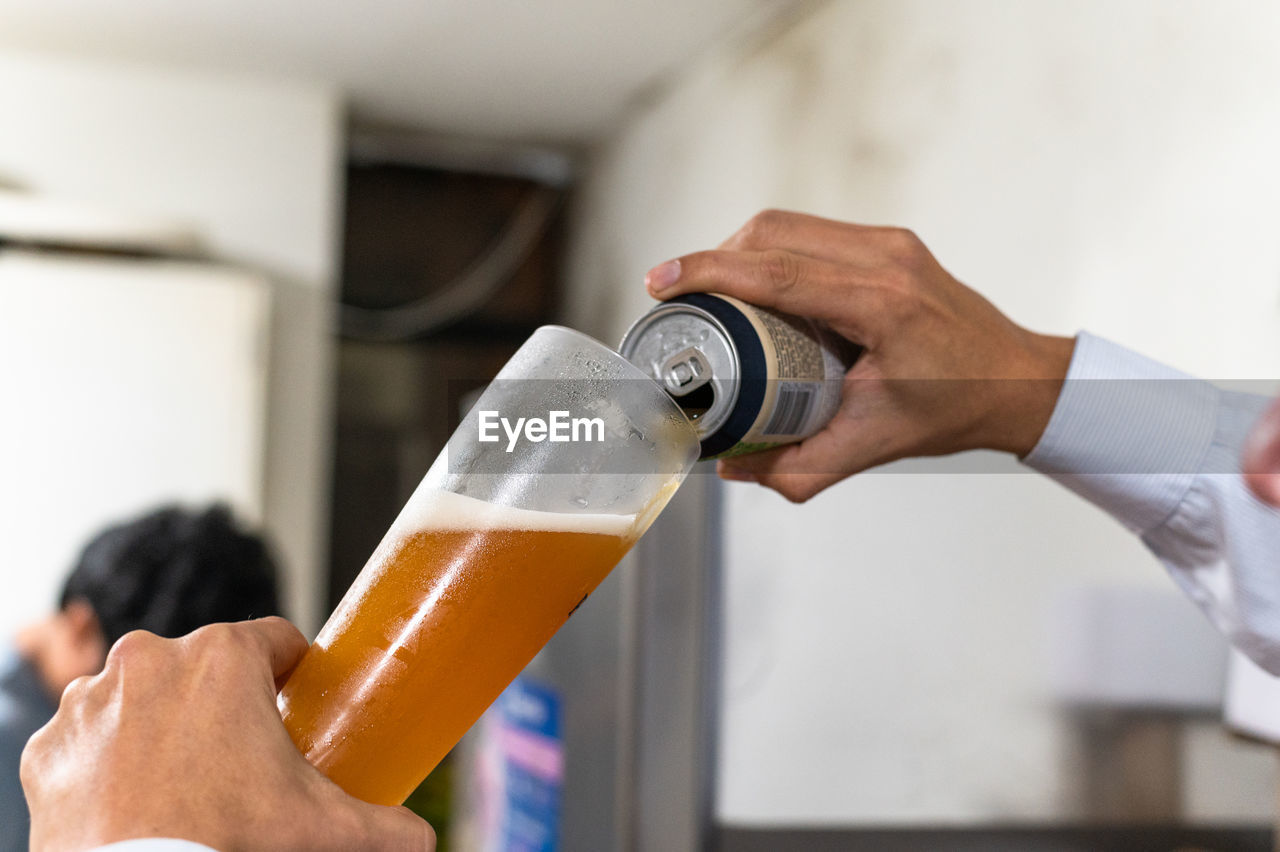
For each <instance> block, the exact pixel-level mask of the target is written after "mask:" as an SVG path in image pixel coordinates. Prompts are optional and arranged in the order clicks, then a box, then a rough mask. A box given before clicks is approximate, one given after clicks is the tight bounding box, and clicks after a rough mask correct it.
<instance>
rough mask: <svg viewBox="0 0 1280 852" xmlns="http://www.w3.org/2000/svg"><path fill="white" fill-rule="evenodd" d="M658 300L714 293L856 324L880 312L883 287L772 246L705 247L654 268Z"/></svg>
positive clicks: (652, 283) (652, 285) (652, 288)
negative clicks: (757, 248)
mask: <svg viewBox="0 0 1280 852" xmlns="http://www.w3.org/2000/svg"><path fill="white" fill-rule="evenodd" d="M645 283H646V285H647V286H648V287H649V292H650V293H651V294H652V295H653V296H654V297H655V298H659V299H670V298H671V297H673V296H679V295H683V294H685V293H705V292H715V293H724V294H726V295H729V296H735V297H737V298H739V299H742V300H743V301H744V302H749V303H751V304H753V305H760V306H762V307H766V308H775V309H777V310H779V311H783V312H784V313H790V314H797V315H799V316H805V317H811V318H813V319H820V320H825V321H827V322H829V323H832V324H839V325H841V326H844V327H850V328H854V329H857V328H859V327H864V326H863V322H862V321H863V320H864V319H866V318H871V317H874V316H876V310H875V308H876V302H877V301H878V299H879V295H878V291H877V289H876V288H875V287H873V286H871V285H870V283H869V281H868V280H867V279H864V278H862V277H861V275H860V274H859V272H858V270H856V269H853V268H851V267H848V266H837V265H836V264H832V263H828V262H826V261H821V260H814V259H813V258H809V257H805V256H803V255H799V254H795V253H793V252H788V251H781V250H776V249H775V250H770V251H763V252H736V251H703V252H696V253H694V254H687V255H685V256H683V257H681V258H678V259H677V260H673V261H668V262H667V263H665V264H662V265H661V266H658V267H655V268H654V269H653V270H651V271H650V273H649V275H648V276H647V277H646V278H645Z"/></svg>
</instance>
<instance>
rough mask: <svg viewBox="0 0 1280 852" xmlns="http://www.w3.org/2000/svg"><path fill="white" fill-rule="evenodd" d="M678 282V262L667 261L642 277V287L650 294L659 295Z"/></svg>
mask: <svg viewBox="0 0 1280 852" xmlns="http://www.w3.org/2000/svg"><path fill="white" fill-rule="evenodd" d="M679 280H680V261H678V260H668V261H667V262H666V263H663V264H660V265H658V266H655V267H654V268H653V269H650V270H649V274H648V275H646V276H645V277H644V285H645V286H646V287H648V288H649V292H651V293H660V292H662V291H663V290H665V289H667V288H668V287H670V286H671V285H672V284H674V283H676V282H677V281H679Z"/></svg>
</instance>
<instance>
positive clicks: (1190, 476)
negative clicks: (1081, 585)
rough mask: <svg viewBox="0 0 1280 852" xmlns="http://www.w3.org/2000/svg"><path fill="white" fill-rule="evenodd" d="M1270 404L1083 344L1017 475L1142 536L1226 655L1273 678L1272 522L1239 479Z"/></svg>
mask: <svg viewBox="0 0 1280 852" xmlns="http://www.w3.org/2000/svg"><path fill="white" fill-rule="evenodd" d="M1269 402H1270V400H1269V399H1268V398H1267V397H1265V396H1262V395H1257V394H1249V393H1243V392H1239V391H1233V390H1226V389H1223V388H1219V387H1216V386H1215V385H1213V384H1210V383H1209V382H1206V381H1203V380H1200V379H1195V378H1192V377H1191V376H1188V375H1186V374H1184V373H1181V372H1179V371H1177V370H1174V369H1172V368H1170V367H1166V366H1164V365H1162V364H1159V363H1157V362H1155V361H1152V360H1150V359H1148V358H1146V357H1144V356H1142V355H1139V354H1137V353H1135V352H1131V351H1130V350H1128V349H1125V348H1124V347H1122V346H1118V345H1116V344H1114V343H1111V342H1109V341H1107V340H1103V339H1102V338H1099V337H1095V336H1093V335H1090V334H1086V333H1081V334H1080V335H1079V336H1078V337H1077V339H1076V347H1075V353H1074V355H1073V357H1072V361H1071V366H1070V369H1069V370H1068V373H1067V378H1066V381H1065V383H1064V384H1063V388H1062V393H1061V395H1060V396H1059V398H1058V403H1057V406H1056V407H1055V408H1054V411H1053V415H1052V417H1051V419H1050V421H1049V425H1048V426H1047V427H1046V429H1045V432H1044V434H1043V435H1042V436H1041V438H1040V442H1039V443H1038V444H1037V445H1036V447H1035V449H1033V450H1032V451H1031V453H1029V454H1028V455H1027V457H1026V458H1025V459H1023V463H1024V464H1026V465H1027V466H1029V467H1031V468H1033V469H1034V470H1037V471H1039V472H1041V473H1044V474H1046V475H1048V476H1049V477H1051V478H1052V479H1054V480H1056V481H1057V482H1059V483H1061V484H1062V485H1064V486H1066V487H1067V488H1069V489H1071V490H1072V491H1074V492H1075V493H1077V494H1079V495H1080V496H1081V497H1084V498H1085V499H1086V500H1089V501H1090V502H1092V503H1094V504H1095V505H1097V506H1099V507H1100V508H1102V509H1103V510H1105V511H1106V512H1108V513H1110V514H1111V515H1112V516H1114V517H1115V518H1116V519H1117V520H1119V521H1120V522H1121V523H1122V524H1124V525H1125V526H1126V527H1128V528H1129V529H1131V530H1133V531H1134V532H1135V533H1136V534H1138V535H1139V536H1141V537H1142V541H1143V542H1144V543H1145V544H1146V546H1147V547H1148V548H1149V549H1150V550H1151V551H1152V553H1154V554H1155V555H1156V556H1157V557H1158V558H1159V559H1160V560H1161V561H1162V562H1163V563H1164V565H1165V567H1166V568H1167V569H1168V570H1169V573H1170V575H1171V576H1172V577H1173V579H1174V581H1175V582H1176V583H1177V584H1178V586H1179V587H1181V589H1182V590H1183V591H1184V592H1186V594H1187V595H1188V596H1189V597H1190V598H1191V599H1192V600H1193V601H1195V602H1196V603H1197V604H1198V605H1199V606H1200V608H1201V609H1202V610H1204V612H1205V614H1206V615H1207V616H1208V617H1209V619H1210V621H1212V622H1213V624H1214V625H1215V626H1216V627H1217V628H1218V629H1219V630H1220V631H1221V632H1222V633H1223V634H1224V635H1225V636H1226V637H1227V638H1228V639H1229V640H1230V641H1231V643H1232V644H1233V645H1234V646H1235V647H1236V648H1238V649H1239V650H1240V651H1242V652H1243V653H1244V654H1245V655H1247V656H1248V657H1249V658H1250V659H1251V660H1253V661H1254V662H1255V663H1257V664H1258V665H1259V666H1261V667H1262V668H1263V669H1265V670H1267V671H1269V672H1271V673H1272V674H1280V510H1277V509H1276V508H1274V507H1272V506H1268V505H1266V504H1264V503H1263V502H1262V501H1260V500H1259V499H1257V497H1255V496H1254V495H1253V493H1252V492H1251V491H1249V489H1248V488H1247V487H1246V485H1245V483H1244V480H1243V479H1242V477H1241V476H1240V453H1241V447H1242V446H1243V444H1244V441H1245V437H1246V436H1247V435H1248V434H1249V431H1250V429H1251V428H1252V426H1253V425H1254V423H1256V422H1257V420H1258V418H1259V417H1261V415H1262V413H1263V411H1264V410H1265V409H1266V407H1267V405H1268V404H1269Z"/></svg>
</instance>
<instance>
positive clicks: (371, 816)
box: [351, 799, 436, 852]
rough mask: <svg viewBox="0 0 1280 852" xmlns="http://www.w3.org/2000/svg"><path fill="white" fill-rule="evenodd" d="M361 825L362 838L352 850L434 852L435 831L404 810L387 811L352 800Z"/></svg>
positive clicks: (391, 809)
mask: <svg viewBox="0 0 1280 852" xmlns="http://www.w3.org/2000/svg"><path fill="white" fill-rule="evenodd" d="M352 801H353V802H354V804H355V807H356V808H357V809H358V811H359V813H360V817H361V822H362V823H363V825H364V832H365V836H364V837H363V838H359V842H358V843H356V844H355V845H353V846H352V847H351V848H353V849H356V848H358V849H371V850H383V849H385V850H387V852H409V850H414V852H435V848H436V833H435V830H434V829H433V828H432V827H431V826H430V824H428V823H427V821H426V820H424V819H423V818H422V817H420V816H418V815H417V814H415V813H414V812H413V811H411V810H409V809H408V808H406V807H403V806H402V807H396V808H390V807H386V806H385V805H370V804H368V803H366V802H361V801H359V800H358V799H353V800H352Z"/></svg>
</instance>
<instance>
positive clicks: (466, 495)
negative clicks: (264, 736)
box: [279, 326, 698, 805]
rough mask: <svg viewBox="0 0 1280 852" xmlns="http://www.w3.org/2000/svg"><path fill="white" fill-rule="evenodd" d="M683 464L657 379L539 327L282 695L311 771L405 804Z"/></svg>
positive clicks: (682, 423) (580, 339)
mask: <svg viewBox="0 0 1280 852" xmlns="http://www.w3.org/2000/svg"><path fill="white" fill-rule="evenodd" d="M557 412H559V415H557V414H556V413H557ZM519 418H525V421H524V424H525V426H524V428H523V429H520V428H515V429H514V431H515V432H516V434H515V436H514V439H513V436H512V430H513V427H515V424H517V423H518V421H519ZM530 418H536V419H540V420H541V421H543V424H544V428H539V427H537V426H536V425H533V426H530V425H529V424H530V423H531V422H532V421H531V420H530ZM502 419H505V421H506V424H505V426H504V425H503V424H502ZM557 424H558V426H557ZM495 435H496V440H489V439H493V438H494V437H495ZM557 435H558V436H559V438H562V439H563V440H557V439H556V437H557ZM482 436H483V437H484V438H486V440H481V438H482ZM575 438H576V440H575ZM697 457H698V437H697V435H696V434H695V432H694V430H693V427H692V426H691V425H690V424H689V421H688V420H687V419H686V418H685V416H684V414H683V413H682V412H681V411H680V409H679V408H678V407H677V406H676V405H675V403H674V402H672V401H671V399H670V398H669V397H668V396H667V394H666V393H665V392H664V391H663V390H662V388H661V387H660V386H659V385H657V384H656V383H655V382H653V381H652V380H651V379H649V378H648V377H647V376H646V375H645V374H644V373H642V372H641V371H640V370H639V369H637V368H636V367H635V366H633V365H632V364H631V363H629V362H628V361H626V360H625V359H623V358H622V356H620V355H618V354H617V353H616V352H614V351H613V350H611V349H609V348H607V347H605V346H603V345H601V344H599V343H597V342H596V341H594V340H592V339H591V338H589V337H586V336H584V335H582V334H579V333H577V332H575V331H570V330H569V329H565V328H559V327H554V326H548V327H545V328H540V329H538V330H537V331H536V332H535V333H534V334H533V336H532V337H530V338H529V340H528V341H527V342H526V343H525V344H524V346H522V347H521V348H520V350H519V351H518V352H516V354H515V355H514V356H513V357H512V359H511V360H510V361H509V362H508V363H507V365H506V366H505V367H504V368H503V369H502V372H501V373H499V374H498V377H497V378H496V379H495V380H494V382H493V383H492V384H491V385H490V386H489V387H488V389H487V390H486V391H485V393H484V394H483V395H482V396H481V397H480V400H479V402H478V403H476V405H475V406H474V407H473V408H472V410H471V412H470V413H469V414H468V415H467V416H466V417H465V418H464V420H463V422H462V424H461V425H460V426H459V427H458V430H457V431H456V432H455V433H454V435H453V437H452V438H451V439H450V441H449V444H448V446H447V447H446V448H445V450H444V451H443V452H442V453H441V454H440V456H439V458H437V459H436V461H435V463H434V464H433V465H432V466H431V469H430V470H429V471H428V472H427V475H426V477H425V478H424V479H423V480H422V483H421V484H420V485H419V486H418V488H417V490H416V491H414V493H413V496H412V497H410V498H409V502H408V503H407V504H406V505H405V507H404V509H403V510H401V512H400V515H399V516H398V517H397V518H396V520H395V522H394V523H393V524H392V525H391V529H390V530H388V532H387V534H386V536H385V537H384V538H383V539H382V543H381V544H379V545H378V548H377V550H375V551H374V553H373V556H372V557H370V559H369V562H368V563H367V564H366V565H365V566H364V569H363V570H362V571H361V572H360V576H358V577H357V578H356V580H355V582H354V583H353V584H352V586H351V588H350V589H349V590H348V591H347V593H346V595H345V596H344V597H343V598H342V602H341V603H339V604H338V608H337V610H335V611H334V613H333V615H332V616H330V618H329V621H328V622H327V623H326V624H325V626H324V628H323V629H322V630H321V631H320V635H319V636H318V637H317V638H316V641H315V644H313V645H312V646H311V648H310V649H309V650H308V651H307V653H306V655H305V656H304V657H303V658H302V662H301V663H299V664H298V667H297V669H295V670H294V672H293V674H292V675H291V676H290V678H289V680H288V682H287V683H286V684H285V686H284V689H283V690H282V691H281V693H280V698H279V706H280V711H281V713H282V714H283V716H284V721H285V725H286V727H287V728H288V729H289V733H290V735H291V736H292V737H293V741H294V742H295V743H296V744H297V746H298V748H299V749H300V750H301V751H302V753H303V754H304V755H305V756H306V758H307V760H309V761H310V762H311V763H312V764H313V765H315V766H316V767H317V768H318V769H320V771H322V772H324V773H325V774H326V775H328V776H329V777H330V778H331V779H333V780H334V781H335V782H337V784H338V785H339V786H341V787H342V788H343V789H344V790H346V791H347V792H348V793H350V794H352V795H354V796H357V797H359V798H361V799H364V800H365V801H368V802H374V803H377V804H386V805H394V804H399V803H401V802H403V801H404V800H405V798H406V797H407V796H408V795H409V793H411V792H412V791H413V789H414V788H415V787H416V786H417V785H418V784H419V783H420V782H421V781H422V779H423V778H425V777H426V775H427V773H429V772H430V771H431V770H432V769H433V768H434V767H435V766H436V764H437V763H439V762H440V760H441V759H442V758H443V757H444V756H445V754H446V753H447V752H448V751H449V749H450V748H452V747H453V745H454V744H455V743H456V742H457V741H458V740H459V739H460V738H461V737H462V735H463V734H464V733H466V731H467V729H468V728H469V727H471V725H472V723H474V722H475V721H476V719H478V718H479V717H480V715H481V714H482V713H483V712H484V710H485V708H486V707H488V706H489V704H491V703H492V702H493V700H494V699H495V698H497V697H498V695H499V693H501V692H502V690H503V689H504V688H505V687H506V686H507V684H508V683H510V682H511V680H512V679H513V678H514V677H515V676H516V675H517V674H519V673H520V670H521V669H523V668H524V667H525V665H526V664H528V662H529V661H530V660H531V659H533V656H534V655H535V654H536V653H537V652H538V650H539V649H540V648H541V647H542V646H543V645H544V644H545V643H546V642H547V640H549V639H550V638H551V636H552V634H554V633H555V632H556V630H557V629H558V628H559V627H560V625H561V624H563V623H564V622H565V620H566V619H568V617H569V615H570V613H572V612H573V610H574V609H575V608H576V607H577V606H578V604H580V603H581V602H582V601H583V599H584V598H586V596H587V595H588V594H590V592H591V591H592V590H593V589H594V588H595V587H596V586H597V584H599V583H600V581H601V580H603V579H604V577H605V575H607V574H608V573H609V571H610V570H611V569H612V568H613V566H614V565H616V564H617V563H618V560H619V559H621V558H622V556H623V555H624V554H625V553H626V552H627V550H628V549H630V547H631V545H632V544H634V543H635V541H636V539H638V538H639V537H640V535H641V534H642V533H643V532H644V531H645V530H646V529H647V528H648V526H649V524H650V523H652V522H653V520H654V518H655V517H656V516H657V514H658V513H659V512H660V511H661V510H662V507H663V506H664V505H665V504H666V502H667V500H668V499H670V497H671V495H672V494H673V493H674V492H675V489H676V488H677V486H678V485H679V484H680V482H681V480H683V479H684V476H685V474H687V473H688V471H689V469H690V468H691V467H692V466H693V463H694V462H695V461H696V460H697Z"/></svg>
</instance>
